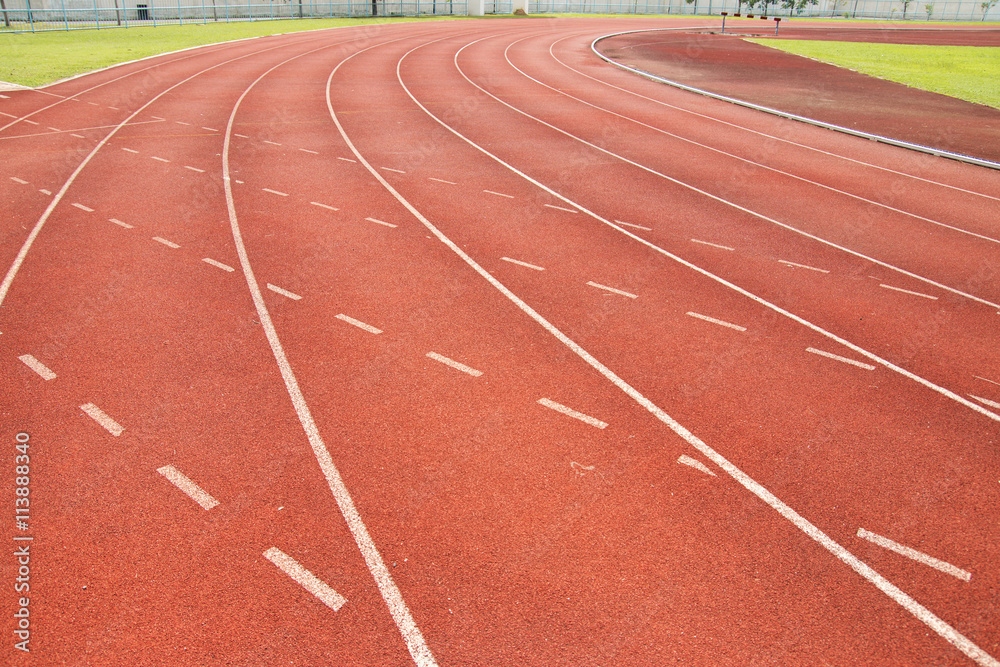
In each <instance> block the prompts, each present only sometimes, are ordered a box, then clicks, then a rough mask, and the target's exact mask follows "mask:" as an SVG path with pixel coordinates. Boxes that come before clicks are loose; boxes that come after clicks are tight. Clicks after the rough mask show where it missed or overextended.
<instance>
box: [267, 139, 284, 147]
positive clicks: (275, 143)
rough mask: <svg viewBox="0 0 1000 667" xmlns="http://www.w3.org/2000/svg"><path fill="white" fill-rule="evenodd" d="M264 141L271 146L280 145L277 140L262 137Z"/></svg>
mask: <svg viewBox="0 0 1000 667" xmlns="http://www.w3.org/2000/svg"><path fill="white" fill-rule="evenodd" d="M264 143H265V144H271V145H272V146H280V145H281V144H279V143H278V142H277V141H268V140H267V139H264Z"/></svg>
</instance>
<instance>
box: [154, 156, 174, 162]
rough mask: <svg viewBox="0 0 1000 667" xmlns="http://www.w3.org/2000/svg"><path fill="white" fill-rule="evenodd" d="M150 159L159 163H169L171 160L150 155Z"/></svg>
mask: <svg viewBox="0 0 1000 667" xmlns="http://www.w3.org/2000/svg"><path fill="white" fill-rule="evenodd" d="M149 158H150V159H151V160H156V161H157V162H167V163H169V162H170V160H168V159H167V158H165V157H157V156H156V155H150V156H149Z"/></svg>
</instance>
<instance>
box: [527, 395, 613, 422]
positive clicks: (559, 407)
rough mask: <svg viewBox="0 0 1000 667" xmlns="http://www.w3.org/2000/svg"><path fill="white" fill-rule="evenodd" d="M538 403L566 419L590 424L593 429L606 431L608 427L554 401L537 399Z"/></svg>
mask: <svg viewBox="0 0 1000 667" xmlns="http://www.w3.org/2000/svg"><path fill="white" fill-rule="evenodd" d="M538 403H539V404H541V405H544V406H545V407H547V408H548V409H550V410H555V411H556V412H560V413H562V414H564V415H566V416H567V417H572V418H573V419H579V420H580V421H582V422H583V423H584V424H590V425H591V426H593V427H595V428H599V429H606V428H607V427H608V424H607V422H602V421H601V420H600V419H597V418H596V417H591V416H590V415H588V414H584V413H582V412H578V411H576V410H574V409H573V408H570V407H567V406H565V405H563V404H562V403H556V402H555V401H553V400H551V399H548V398H540V399H538Z"/></svg>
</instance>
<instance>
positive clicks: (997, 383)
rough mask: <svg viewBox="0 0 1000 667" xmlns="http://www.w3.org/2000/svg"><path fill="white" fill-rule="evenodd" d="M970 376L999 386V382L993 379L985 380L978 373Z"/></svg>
mask: <svg viewBox="0 0 1000 667" xmlns="http://www.w3.org/2000/svg"><path fill="white" fill-rule="evenodd" d="M972 377H974V378H976V379H977V380H982V381H983V382H989V383H990V384H995V385H997V386H998V387H1000V382H994V381H993V380H987V379H986V378H984V377H979V376H978V375H973V376H972Z"/></svg>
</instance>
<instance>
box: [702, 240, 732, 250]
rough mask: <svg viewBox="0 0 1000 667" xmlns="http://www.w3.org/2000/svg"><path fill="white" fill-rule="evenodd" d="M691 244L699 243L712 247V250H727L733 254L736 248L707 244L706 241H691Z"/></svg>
mask: <svg viewBox="0 0 1000 667" xmlns="http://www.w3.org/2000/svg"><path fill="white" fill-rule="evenodd" d="M691 243H700V244H701V245H707V246H712V247H713V248H719V249H720V250H728V251H730V252H734V251H735V250H736V248H730V247H729V246H727V245H719V244H718V243H709V242H708V241H699V240H698V239H691Z"/></svg>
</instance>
